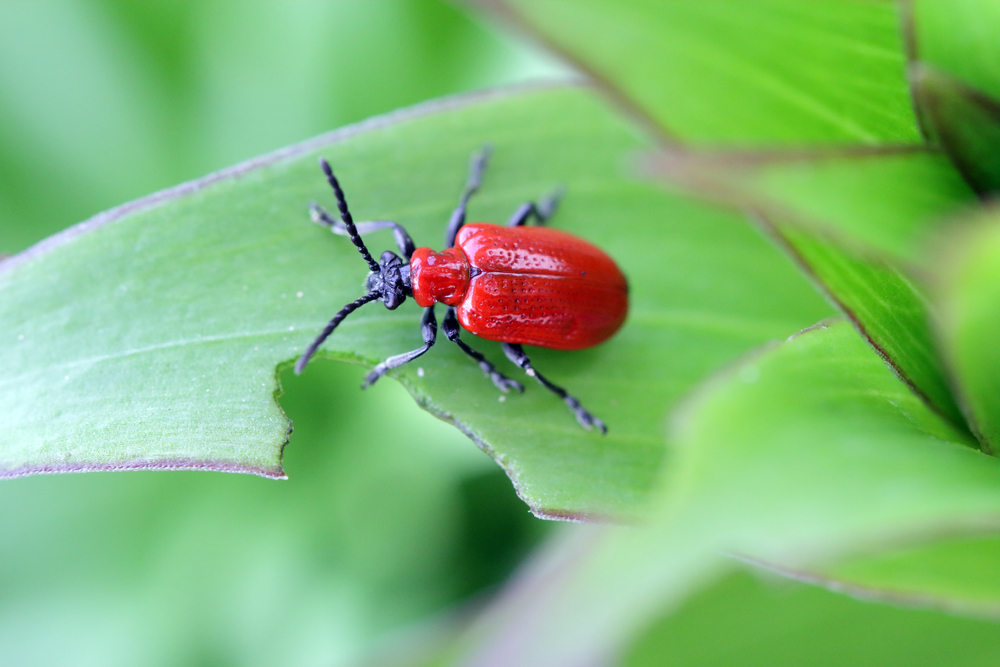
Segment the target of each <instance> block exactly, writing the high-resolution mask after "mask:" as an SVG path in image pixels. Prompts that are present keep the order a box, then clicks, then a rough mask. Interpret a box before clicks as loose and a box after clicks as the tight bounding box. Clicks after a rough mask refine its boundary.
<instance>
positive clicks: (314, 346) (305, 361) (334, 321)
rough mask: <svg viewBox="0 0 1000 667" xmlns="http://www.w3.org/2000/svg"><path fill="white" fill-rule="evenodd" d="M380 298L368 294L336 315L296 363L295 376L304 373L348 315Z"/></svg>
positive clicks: (374, 294) (373, 294)
mask: <svg viewBox="0 0 1000 667" xmlns="http://www.w3.org/2000/svg"><path fill="white" fill-rule="evenodd" d="M378 297H379V295H378V294H376V293H374V292H373V293H371V294H366V295H364V296H363V297H361V298H360V299H358V300H356V301H352V302H351V303H349V304H347V305H346V306H344V307H343V308H341V309H340V312H339V313H337V314H336V315H334V316H333V319H332V320H330V323H329V324H327V325H326V327H325V328H324V329H323V332H322V333H321V334H320V335H319V336H317V337H316V340H314V341H313V342H312V345H310V346H309V347H308V348H306V351H305V352H303V353H302V356H301V357H299V360H298V361H297V362H295V374H296V375H298V374H299V373H301V372H302V369H303V368H305V367H306V364H308V363H309V359H311V358H312V356H313V355H314V354H316V350H317V349H319V346H320V345H322V344H323V341H325V340H326V339H327V338H328V337H329V336H330V334H332V333H333V330H334V329H336V328H337V325H339V324H340V323H341V322H342V321H343V319H344V318H345V317H347V316H348V315H350V314H351V313H353V312H354V311H355V310H357V309H358V308H360V307H361V306H363V305H365V304H366V303H371V302H372V301H375V300H376V299H378Z"/></svg>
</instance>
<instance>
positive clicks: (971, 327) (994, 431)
mask: <svg viewBox="0 0 1000 667" xmlns="http://www.w3.org/2000/svg"><path fill="white" fill-rule="evenodd" d="M996 219H997V214H996V211H995V210H994V211H990V212H988V213H982V214H980V215H979V216H978V217H977V218H974V219H973V220H969V221H965V229H961V228H960V229H959V230H958V233H953V234H952V236H953V239H952V241H951V243H950V244H948V245H946V246H945V247H946V249H947V250H946V251H944V252H942V253H940V254H939V257H940V261H939V263H938V278H939V282H938V284H937V286H936V294H935V296H936V299H935V300H936V305H937V310H938V311H939V312H938V315H939V317H938V322H939V330H940V335H941V338H942V341H943V343H944V347H945V353H946V355H947V357H948V359H949V362H950V366H951V370H952V372H953V374H954V377H955V383H956V385H957V386H958V390H959V393H960V394H961V396H962V398H963V402H964V406H965V410H966V413H967V415H968V418H969V423H970V424H972V427H973V428H974V429H975V430H976V432H977V433H978V434H979V436H980V439H981V440H982V441H983V442H984V443H985V444H986V446H988V447H990V448H991V450H993V451H995V450H996V447H997V443H1000V410H998V406H997V401H996V397H997V396H998V391H1000V380H998V375H997V373H998V371H1000V353H998V351H997V345H996V331H997V325H998V322H1000V309H998V308H997V305H996V304H997V298H998V296H1000V271H998V268H997V267H998V266H1000V265H998V258H1000V227H998V226H997V223H996Z"/></svg>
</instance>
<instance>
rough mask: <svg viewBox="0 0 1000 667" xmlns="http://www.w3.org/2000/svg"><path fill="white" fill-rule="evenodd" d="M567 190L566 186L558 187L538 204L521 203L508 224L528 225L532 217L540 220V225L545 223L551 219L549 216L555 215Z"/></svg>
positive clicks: (511, 225)
mask: <svg viewBox="0 0 1000 667" xmlns="http://www.w3.org/2000/svg"><path fill="white" fill-rule="evenodd" d="M565 192H566V190H565V188H561V187H560V188H556V189H555V190H553V191H552V193H551V194H550V195H549V196H548V197H546V198H545V199H543V200H542V202H541V203H540V204H536V203H535V202H533V201H529V202H525V203H523V204H521V205H520V206H519V207H518V209H517V210H516V211H514V215H512V216H510V220H509V221H508V222H507V226H508V227H520V226H521V225H526V224H528V221H529V220H531V218H532V217H534V218H535V220H537V221H538V224H539V225H544V224H545V223H546V222H548V221H549V218H551V217H552V216H553V215H555V212H556V209H557V208H558V207H559V201H560V200H561V199H562V196H563V194H565Z"/></svg>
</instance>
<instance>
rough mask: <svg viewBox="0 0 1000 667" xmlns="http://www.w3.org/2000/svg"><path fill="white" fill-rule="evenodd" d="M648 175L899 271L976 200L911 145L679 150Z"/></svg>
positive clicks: (940, 163)
mask: <svg viewBox="0 0 1000 667" xmlns="http://www.w3.org/2000/svg"><path fill="white" fill-rule="evenodd" d="M650 169H651V170H652V171H653V173H654V174H656V175H657V176H662V177H664V178H666V179H667V182H669V183H677V184H679V185H681V186H683V187H684V188H685V189H686V190H687V191H692V192H695V193H697V194H698V195H700V196H702V197H705V198H709V199H712V200H715V201H719V202H720V203H725V204H728V205H731V206H735V207H743V208H750V209H751V210H753V211H764V212H767V214H768V215H769V217H779V216H780V217H782V218H785V219H788V220H790V221H793V222H794V223H795V225H796V226H798V227H801V228H804V229H807V230H810V231H813V232H815V233H817V234H822V235H825V236H828V237H830V239H831V240H832V241H835V242H836V243H837V244H838V245H841V246H844V247H846V248H848V249H850V250H853V251H856V252H859V253H861V254H862V255H865V256H873V257H884V258H887V259H891V260H894V261H896V262H897V263H901V264H902V265H904V266H907V265H915V264H918V263H920V262H922V261H923V260H924V259H925V258H926V244H927V242H928V240H929V238H932V237H933V236H934V234H935V232H936V230H937V229H938V227H939V225H940V224H941V220H942V219H945V218H948V217H953V216H955V215H957V214H958V213H959V212H961V211H963V210H964V209H967V208H969V207H972V206H974V205H976V204H977V203H978V201H979V200H978V199H977V198H976V196H975V194H974V193H973V192H972V190H971V189H970V188H969V186H968V185H967V184H966V183H965V181H964V180H963V179H962V177H961V176H960V175H959V174H958V172H957V171H956V170H955V169H954V167H952V165H951V163H950V161H949V160H948V158H947V157H946V156H944V155H942V154H940V153H939V152H937V151H935V150H933V149H930V148H925V147H917V146H908V147H854V148H838V149H823V148H803V149H798V150H766V149H759V150H743V151H740V150H733V151H729V150H715V151H708V152H690V151H683V152H681V151H677V152H672V153H664V154H662V155H661V156H658V157H657V158H656V159H653V160H650Z"/></svg>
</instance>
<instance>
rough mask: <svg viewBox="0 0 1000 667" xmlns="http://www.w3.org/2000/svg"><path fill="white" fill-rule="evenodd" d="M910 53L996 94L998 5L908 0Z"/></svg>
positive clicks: (999, 78) (979, 0)
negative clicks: (910, 6) (909, 7)
mask: <svg viewBox="0 0 1000 667" xmlns="http://www.w3.org/2000/svg"><path fill="white" fill-rule="evenodd" d="M910 4H911V5H912V8H911V9H910V10H909V16H908V17H907V18H908V21H907V25H906V26H905V27H906V32H907V38H908V39H909V41H910V45H909V46H910V51H911V53H910V57H911V58H912V59H915V60H919V61H920V62H923V63H926V64H930V65H933V66H934V67H935V68H937V69H941V70H944V71H946V72H948V73H950V74H951V75H952V76H955V77H957V78H959V79H960V80H962V81H964V82H965V83H966V84H967V85H969V86H972V87H975V88H978V89H979V90H981V91H983V93H985V94H987V95H990V96H992V97H994V98H1000V60H998V59H997V44H1000V5H998V4H997V3H996V2H993V0H910Z"/></svg>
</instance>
